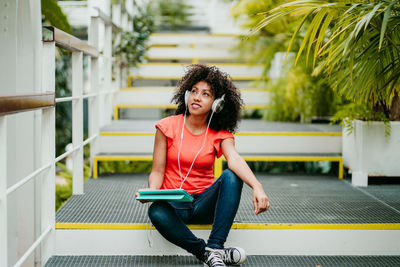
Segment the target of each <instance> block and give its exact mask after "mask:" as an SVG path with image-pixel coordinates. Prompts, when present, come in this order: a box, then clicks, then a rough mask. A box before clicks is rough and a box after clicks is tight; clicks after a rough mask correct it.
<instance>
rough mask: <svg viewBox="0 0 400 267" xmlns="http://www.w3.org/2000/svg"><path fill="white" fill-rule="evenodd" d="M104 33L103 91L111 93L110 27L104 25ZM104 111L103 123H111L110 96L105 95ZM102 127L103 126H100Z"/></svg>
mask: <svg viewBox="0 0 400 267" xmlns="http://www.w3.org/2000/svg"><path fill="white" fill-rule="evenodd" d="M104 27H105V33H104V51H103V61H104V88H103V90H104V91H111V90H112V89H113V88H112V86H111V79H112V26H111V25H104ZM104 104H105V109H106V112H105V113H104V115H105V116H106V117H105V118H103V119H104V121H103V123H104V124H108V123H110V122H111V116H110V114H112V111H113V108H112V95H110V94H107V96H106V97H105V103H104ZM101 126H103V125H101Z"/></svg>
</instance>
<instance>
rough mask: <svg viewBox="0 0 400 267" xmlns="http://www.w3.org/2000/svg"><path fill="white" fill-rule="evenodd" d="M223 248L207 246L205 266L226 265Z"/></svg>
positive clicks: (223, 266) (222, 266)
mask: <svg viewBox="0 0 400 267" xmlns="http://www.w3.org/2000/svg"><path fill="white" fill-rule="evenodd" d="M221 251H222V249H212V248H208V247H206V252H205V253H204V266H208V267H226V265H225V263H224V261H223V260H222V255H221Z"/></svg>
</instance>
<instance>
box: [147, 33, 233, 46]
mask: <svg viewBox="0 0 400 267" xmlns="http://www.w3.org/2000/svg"><path fill="white" fill-rule="evenodd" d="M239 37H240V36H239V35H228V34H225V35H222V34H220V35H217V34H196V33H192V34H190V33H153V34H152V35H150V40H149V43H150V45H152V46H177V47H179V46H180V47H193V46H194V45H195V46H196V47H199V46H200V47H221V48H225V49H231V48H233V47H235V46H236V45H237V44H238V43H239Z"/></svg>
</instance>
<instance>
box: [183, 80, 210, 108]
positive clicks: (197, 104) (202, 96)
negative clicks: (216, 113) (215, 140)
mask: <svg viewBox="0 0 400 267" xmlns="http://www.w3.org/2000/svg"><path fill="white" fill-rule="evenodd" d="M214 99H215V97H214V93H213V91H212V89H211V86H210V85H209V84H208V83H207V82H205V81H200V82H198V83H196V84H195V85H193V87H192V90H191V91H190V96H189V101H188V109H189V112H190V114H193V115H206V114H207V115H208V113H209V112H210V110H211V107H212V104H213V102H214Z"/></svg>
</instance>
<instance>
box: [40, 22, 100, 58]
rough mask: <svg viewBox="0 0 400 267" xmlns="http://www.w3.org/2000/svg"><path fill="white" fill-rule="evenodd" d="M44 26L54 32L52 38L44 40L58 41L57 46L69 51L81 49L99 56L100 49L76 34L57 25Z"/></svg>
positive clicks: (89, 54) (85, 52) (80, 50)
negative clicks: (58, 27) (73, 34)
mask: <svg viewBox="0 0 400 267" xmlns="http://www.w3.org/2000/svg"><path fill="white" fill-rule="evenodd" d="M44 28H46V29H48V30H50V31H51V32H52V33H53V36H52V39H50V40H44V41H43V42H56V44H57V46H59V47H62V48H65V49H67V50H69V51H79V52H83V53H84V54H85V55H88V56H91V57H94V58H97V57H99V51H98V50H97V48H96V47H94V46H91V45H89V44H88V43H86V42H84V41H82V40H80V39H78V38H76V37H75V36H72V35H70V34H68V33H66V32H64V31H62V30H60V29H57V28H56V27H53V26H45V27H44Z"/></svg>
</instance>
